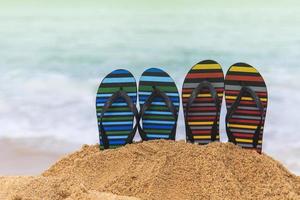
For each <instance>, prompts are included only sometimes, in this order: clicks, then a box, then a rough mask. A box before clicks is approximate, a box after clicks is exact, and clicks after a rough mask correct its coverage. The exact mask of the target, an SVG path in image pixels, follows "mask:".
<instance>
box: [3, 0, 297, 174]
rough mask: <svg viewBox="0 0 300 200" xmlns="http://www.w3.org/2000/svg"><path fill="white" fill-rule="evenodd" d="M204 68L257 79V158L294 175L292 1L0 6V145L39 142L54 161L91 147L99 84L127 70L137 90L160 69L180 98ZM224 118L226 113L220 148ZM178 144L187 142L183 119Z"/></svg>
mask: <svg viewBox="0 0 300 200" xmlns="http://www.w3.org/2000/svg"><path fill="white" fill-rule="evenodd" d="M206 59H212V60H215V61H217V62H219V63H220V64H221V65H222V67H223V70H224V73H226V71H227V69H228V68H229V67H230V66H231V65H232V64H234V63H237V62H246V63H248V64H251V65H253V66H255V67H256V68H257V69H258V70H259V71H260V73H261V74H262V75H263V77H264V79H265V81H266V84H267V86H268V92H269V98H270V99H269V106H268V112H267V118H266V125H265V132H264V145H263V151H264V152H265V153H266V154H268V155H270V156H272V157H273V158H274V159H276V160H279V161H280V162H282V163H283V164H284V166H286V167H287V168H288V169H289V170H291V171H292V172H293V173H295V174H298V175H300V132H299V130H298V125H299V124H298V123H299V122H300V117H299V115H300V93H299V90H300V83H299V81H300V3H299V1H295V0H285V1H281V0H278V1H275V0H274V1H271V0H266V1H258V0H254V1H243V0H239V1H238V0H233V1H230V0H227V1H225V0H219V1H209V0H203V1H202V0H199V1H196V0H186V1H183V0H182V1H179V0H173V1H171V0H166V1H158V0H153V1H143V0H140V1H136V0H120V1H116V0H112V1H103V0H102V1H101V0H100V1H95V0H94V1H93V0H92V1H83V0H74V1H71V0H62V1H57V0H54V1H47V0H43V1H37V0H27V1H20V0H12V1H8V0H7V1H3V0H0V139H12V140H17V139H25V140H24V141H27V142H30V141H31V140H32V141H37V140H41V141H42V140H43V141H44V142H41V143H40V145H39V142H38V143H36V144H35V146H34V148H43V149H46V150H48V151H60V149H56V148H54V147H55V144H56V143H57V142H59V143H62V144H64V143H66V144H67V143H72V144H74V145H77V146H80V145H81V144H85V143H86V144H95V143H97V142H99V141H98V129H97V120H96V113H95V95H96V91H97V87H98V85H99V84H100V82H101V80H102V78H103V77H104V76H105V75H107V74H108V73H110V72H111V71H112V70H115V69H119V68H121V69H127V70H129V71H131V72H132V73H133V74H134V76H135V77H136V79H137V81H138V80H139V77H140V75H141V74H142V72H143V71H144V70H146V69H147V68H150V67H158V68H161V69H163V70H165V71H166V72H168V73H169V74H170V75H171V76H172V77H173V78H174V80H175V81H176V84H177V86H178V89H179V90H181V87H182V83H183V79H184V77H185V75H186V73H187V72H188V71H189V69H190V68H191V67H192V66H193V65H194V64H196V63H197V62H199V61H202V60H206ZM225 113H226V111H225V107H224V106H223V108H222V117H221V140H222V141H223V142H226V141H227V137H226V132H225V125H224V120H225ZM297 124H298V125H297ZM177 138H178V139H184V138H185V130H184V123H183V117H182V109H181V110H180V117H179V122H178V131H177ZM135 139H136V140H139V137H138V136H137V137H136V138H135ZM45 141H47V142H45ZM24 145H25V144H24ZM0 150H1V147H0ZM220 153H222V152H220Z"/></svg>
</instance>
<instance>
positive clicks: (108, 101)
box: [96, 69, 139, 149]
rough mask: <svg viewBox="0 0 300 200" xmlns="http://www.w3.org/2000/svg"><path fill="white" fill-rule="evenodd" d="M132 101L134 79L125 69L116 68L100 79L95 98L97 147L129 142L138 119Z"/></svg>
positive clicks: (134, 85)
mask: <svg viewBox="0 0 300 200" xmlns="http://www.w3.org/2000/svg"><path fill="white" fill-rule="evenodd" d="M136 101H137V86H136V80H135V78H134V77H133V75H132V74H131V73H130V72H129V71H127V70H124V69H118V70H115V71H113V72H111V73H110V74H108V75H107V76H106V77H105V78H104V79H103V80H102V82H101V84H100V86H99V89H98V92H97V98H96V110H97V119H98V128H99V137H100V149H109V148H116V147H119V146H122V145H125V144H127V143H132V140H133V137H134V135H135V133H136V131H137V123H138V121H139V117H138V111H137V109H136ZM134 118H136V125H135V126H133V123H134Z"/></svg>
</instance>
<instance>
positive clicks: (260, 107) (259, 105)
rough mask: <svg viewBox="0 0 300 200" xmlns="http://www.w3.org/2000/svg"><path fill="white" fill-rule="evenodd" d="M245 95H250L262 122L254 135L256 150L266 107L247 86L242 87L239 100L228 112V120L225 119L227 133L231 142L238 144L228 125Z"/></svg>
mask: <svg viewBox="0 0 300 200" xmlns="http://www.w3.org/2000/svg"><path fill="white" fill-rule="evenodd" d="M245 94H249V95H250V96H251V97H252V98H253V100H254V102H255V104H256V106H257V108H258V110H259V112H260V121H259V124H258V126H257V128H256V131H255V133H254V136H253V147H254V148H256V147H257V145H258V140H259V135H260V131H261V127H262V124H263V116H264V107H263V105H262V102H261V101H260V98H259V97H258V96H257V95H256V93H255V91H253V90H252V89H251V88H250V87H247V86H243V87H242V89H241V91H240V93H239V95H238V97H237V99H236V100H235V102H234V103H233V104H232V106H231V108H230V109H229V110H228V112H227V115H226V119H225V120H226V132H227V135H228V139H229V141H230V142H232V143H235V144H236V140H235V137H234V136H233V134H232V132H231V130H230V128H229V126H228V125H229V120H230V119H231V118H232V115H233V114H234V112H235V111H236V110H237V109H238V107H239V105H240V103H241V100H242V97H243V96H244V95H245Z"/></svg>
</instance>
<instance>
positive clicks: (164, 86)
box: [139, 68, 180, 140]
mask: <svg viewBox="0 0 300 200" xmlns="http://www.w3.org/2000/svg"><path fill="white" fill-rule="evenodd" d="M179 101H180V100H179V94H178V90H177V87H176V84H175V82H174V80H173V79H172V78H171V77H170V76H169V75H168V74H167V73H166V72H164V71H162V70H161V69H157V68H150V69H147V70H146V71H145V72H144V73H143V74H142V76H141V78H140V82H139V102H140V108H141V109H140V113H139V117H140V120H141V121H142V127H141V126H139V133H140V135H141V137H142V139H143V140H154V139H166V140H175V136H176V128H177V119H178V110H179V104H180V102H179Z"/></svg>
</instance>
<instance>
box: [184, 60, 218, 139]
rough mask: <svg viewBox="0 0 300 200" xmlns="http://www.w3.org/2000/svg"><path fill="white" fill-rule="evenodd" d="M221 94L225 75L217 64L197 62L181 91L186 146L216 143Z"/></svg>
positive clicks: (206, 61)
mask: <svg viewBox="0 0 300 200" xmlns="http://www.w3.org/2000/svg"><path fill="white" fill-rule="evenodd" d="M223 92H224V74H223V70H222V68H221V66H220V65H219V64H218V63H217V62H215V61H212V60H205V61H202V62H199V63H198V64H196V65H195V66H193V67H192V69H191V70H190V71H189V72H188V74H187V75H186V77H185V80H184V83H183V88H182V104H183V111H184V118H185V127H186V136H187V141H188V142H191V143H197V144H208V143H210V142H213V141H219V139H220V136H219V120H220V110H221V106H222V100H223Z"/></svg>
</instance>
